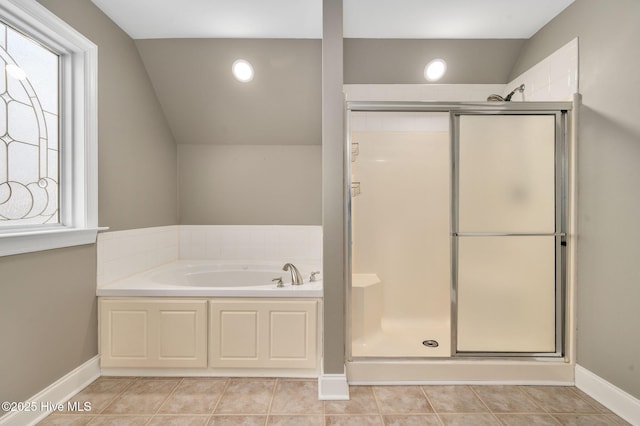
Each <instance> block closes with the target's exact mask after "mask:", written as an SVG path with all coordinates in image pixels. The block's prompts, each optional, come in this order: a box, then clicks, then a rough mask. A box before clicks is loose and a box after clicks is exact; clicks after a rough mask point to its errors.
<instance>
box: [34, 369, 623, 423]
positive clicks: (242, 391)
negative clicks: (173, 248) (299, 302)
mask: <svg viewBox="0 0 640 426" xmlns="http://www.w3.org/2000/svg"><path fill="white" fill-rule="evenodd" d="M350 395H351V400H349V401H318V400H317V382H316V381H315V380H308V379H282V378H278V379H275V378H179V377H176V378H135V377H133V378H132V377H127V378H114V377H101V378H99V379H97V380H96V381H95V382H93V383H92V384H91V385H89V386H88V387H86V388H85V389H84V390H82V391H81V392H80V393H78V394H77V395H75V396H74V397H73V398H72V399H71V400H72V401H79V402H82V403H84V402H90V403H91V406H92V410H91V411H88V412H84V413H69V412H61V413H55V414H52V415H50V416H49V417H47V418H45V419H44V420H43V421H42V422H41V423H40V424H41V425H103V424H109V425H120V424H122V425H137V424H140V425H169V424H173V425H240V424H244V425H296V426H299V425H368V424H370V425H403V426H404V425H473V426H481V425H554V426H558V425H608V426H611V425H627V424H628V423H626V422H625V421H624V420H622V419H621V418H619V417H617V416H616V415H615V414H612V413H611V412H610V411H609V410H607V409H606V408H604V407H603V406H602V405H600V404H599V403H598V402H596V401H594V400H593V399H591V398H590V397H589V396H587V395H586V394H584V393H583V392H581V391H579V390H578V389H576V388H575V387H560V386H558V387H556V386H466V385H460V386H352V387H351V388H350Z"/></svg>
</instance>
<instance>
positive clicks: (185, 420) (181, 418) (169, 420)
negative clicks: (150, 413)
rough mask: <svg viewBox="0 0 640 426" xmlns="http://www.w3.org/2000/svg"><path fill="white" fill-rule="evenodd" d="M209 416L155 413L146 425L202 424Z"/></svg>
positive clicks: (176, 425) (181, 425)
mask: <svg viewBox="0 0 640 426" xmlns="http://www.w3.org/2000/svg"><path fill="white" fill-rule="evenodd" d="M209 417H210V416H205V415H202V416H192V415H175V414H174V415H169V414H167V415H156V416H154V417H153V418H152V419H151V421H150V422H149V423H148V425H147V426H204V425H206V424H207V422H208V421H209Z"/></svg>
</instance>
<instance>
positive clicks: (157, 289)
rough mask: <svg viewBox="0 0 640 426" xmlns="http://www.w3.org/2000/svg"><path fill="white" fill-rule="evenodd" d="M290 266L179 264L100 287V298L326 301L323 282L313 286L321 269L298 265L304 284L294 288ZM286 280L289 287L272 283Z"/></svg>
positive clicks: (205, 262)
mask: <svg viewBox="0 0 640 426" xmlns="http://www.w3.org/2000/svg"><path fill="white" fill-rule="evenodd" d="M285 263H286V262H281V263H274V262H255V261H251V262H238V261H233V262H230V261H212V260H202V261H193V260H178V261H175V262H171V263H168V264H166V265H162V266H160V267H158V268H154V269H151V270H148V271H145V272H142V273H139V274H136V275H133V276H131V277H128V278H125V279H121V280H118V281H114V282H111V283H108V284H105V285H102V286H99V287H98V290H97V295H98V296H122V297H128V296H171V297H209V296H211V297H322V281H316V282H309V275H310V273H311V271H317V270H319V268H318V267H317V265H310V264H305V263H299V264H298V263H296V266H297V267H298V269H299V270H300V273H301V274H302V276H303V277H304V284H302V285H298V286H292V285H291V274H290V273H289V272H287V271H283V270H282V266H283V265H284V264H285ZM277 277H282V281H283V282H284V284H285V286H284V287H282V288H278V287H276V284H275V283H274V282H272V281H271V280H272V279H273V278H277Z"/></svg>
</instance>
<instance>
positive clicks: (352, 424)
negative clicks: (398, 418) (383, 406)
mask: <svg viewBox="0 0 640 426" xmlns="http://www.w3.org/2000/svg"><path fill="white" fill-rule="evenodd" d="M324 424H325V425H326V426H369V425H372V426H376V425H379V426H382V425H383V423H382V418H381V417H380V416H372V415H347V416H340V415H331V416H326V417H325V423H324Z"/></svg>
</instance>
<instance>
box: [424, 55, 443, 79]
mask: <svg viewBox="0 0 640 426" xmlns="http://www.w3.org/2000/svg"><path fill="white" fill-rule="evenodd" d="M445 72H447V63H446V62H445V61H444V59H440V58H438V59H434V60H432V61H431V62H429V63H428V64H427V66H426V67H424V78H426V79H427V81H437V80H440V79H441V78H442V76H443V75H444V73H445Z"/></svg>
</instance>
